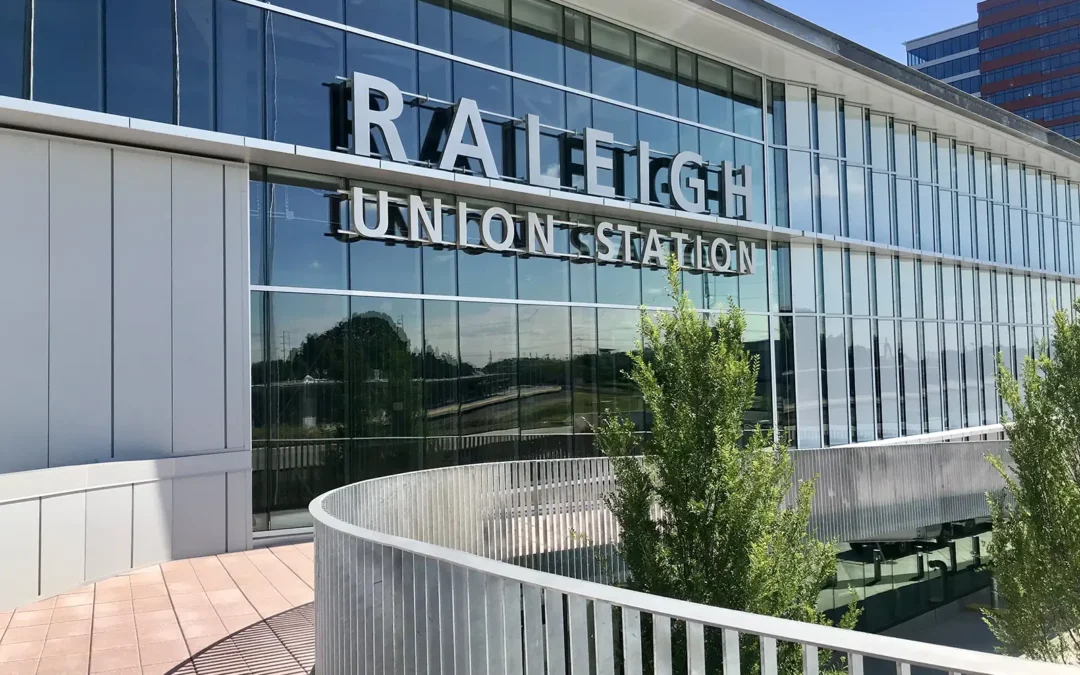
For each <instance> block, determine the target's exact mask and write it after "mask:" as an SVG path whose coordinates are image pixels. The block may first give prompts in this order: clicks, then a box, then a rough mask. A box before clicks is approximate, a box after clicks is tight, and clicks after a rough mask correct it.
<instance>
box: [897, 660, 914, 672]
mask: <svg viewBox="0 0 1080 675" xmlns="http://www.w3.org/2000/svg"><path fill="white" fill-rule="evenodd" d="M896 675H911V664H908V663H901V662H899V661H897V663H896Z"/></svg>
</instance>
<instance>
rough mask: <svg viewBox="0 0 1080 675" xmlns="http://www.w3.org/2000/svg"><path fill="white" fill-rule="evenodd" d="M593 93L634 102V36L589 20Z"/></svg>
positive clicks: (609, 25)
mask: <svg viewBox="0 0 1080 675" xmlns="http://www.w3.org/2000/svg"><path fill="white" fill-rule="evenodd" d="M589 23H590V24H591V27H592V43H591V44H592V75H593V93H594V94H599V95H600V96H606V97H608V98H613V99H615V100H616V101H622V102H624V103H636V102H637V89H636V87H635V81H636V79H637V77H636V71H635V69H634V36H633V33H631V32H630V31H628V30H624V29H622V28H619V27H617V26H614V25H612V24H610V23H607V22H604V21H600V20H598V19H591V20H590V22H589Z"/></svg>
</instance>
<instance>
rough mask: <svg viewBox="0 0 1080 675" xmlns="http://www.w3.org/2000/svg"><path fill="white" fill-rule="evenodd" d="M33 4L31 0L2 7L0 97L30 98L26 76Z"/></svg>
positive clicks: (0, 23) (22, 0)
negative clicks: (28, 29) (29, 27)
mask: <svg viewBox="0 0 1080 675" xmlns="http://www.w3.org/2000/svg"><path fill="white" fill-rule="evenodd" d="M29 23H30V3H29V2H28V0H18V1H12V2H5V3H3V4H2V6H0V96H14V97H16V98H26V97H28V96H29V94H30V92H29V87H27V86H26V85H27V82H26V79H27V75H28V74H29V72H30V60H29V58H28V57H29V54H28V53H27V52H28V51H29V50H28V47H27V44H28V42H29V39H28V37H29V31H27V27H28V26H29Z"/></svg>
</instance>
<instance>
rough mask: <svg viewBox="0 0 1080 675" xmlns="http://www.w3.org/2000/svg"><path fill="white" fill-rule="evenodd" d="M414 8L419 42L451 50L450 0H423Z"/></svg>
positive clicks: (440, 49) (435, 47)
mask: <svg viewBox="0 0 1080 675" xmlns="http://www.w3.org/2000/svg"><path fill="white" fill-rule="evenodd" d="M416 10H417V11H416V34H417V38H418V40H419V42H420V44H422V45H424V46H425V47H431V48H432V49H438V50H439V51H443V52H449V51H451V47H450V38H451V35H450V19H451V12H450V0H423V1H422V2H417V4H416ZM424 91H425V93H426V92H427V90H426V89H425V90H424Z"/></svg>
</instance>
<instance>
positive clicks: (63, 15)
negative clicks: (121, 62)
mask: <svg viewBox="0 0 1080 675" xmlns="http://www.w3.org/2000/svg"><path fill="white" fill-rule="evenodd" d="M102 5H103V0H36V1H35V3H34V11H33V20H34V26H33V41H32V44H33V49H34V59H33V64H34V66H33V77H34V83H33V91H34V100H36V101H43V102H45V103H56V104H59V105H66V106H71V107H73V108H83V109H85V110H102V109H103V108H104V104H105V93H104V86H105V82H104V63H103V55H104V49H102V44H101V43H102V37H103V33H104V31H103V30H102V22H103V20H104V17H103V16H102V14H103V7H102ZM171 41H172V40H171V39H170V42H171Z"/></svg>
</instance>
